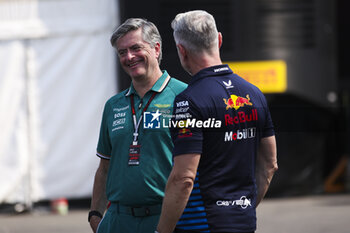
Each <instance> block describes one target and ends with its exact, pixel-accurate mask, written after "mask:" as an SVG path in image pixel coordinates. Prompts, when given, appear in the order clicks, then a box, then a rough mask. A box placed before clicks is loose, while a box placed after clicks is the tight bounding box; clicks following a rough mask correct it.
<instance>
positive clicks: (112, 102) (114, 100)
mask: <svg viewBox="0 0 350 233" xmlns="http://www.w3.org/2000/svg"><path fill="white" fill-rule="evenodd" d="M128 90H129V89H125V90H123V91H121V92H119V93H118V94H116V95H114V96H112V97H110V98H109V99H108V100H107V101H106V104H105V108H108V107H114V106H116V105H119V104H121V103H123V102H125V99H126V96H125V95H126V93H127V91H128Z"/></svg>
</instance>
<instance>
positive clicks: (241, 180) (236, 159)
mask: <svg viewBox="0 0 350 233" xmlns="http://www.w3.org/2000/svg"><path fill="white" fill-rule="evenodd" d="M180 103H181V104H180ZM175 106H178V107H177V108H176V109H175V110H174V114H177V113H180V114H182V116H184V117H188V116H189V114H190V115H191V118H190V119H191V120H190V121H192V122H195V121H193V119H195V120H197V121H202V122H204V124H203V125H202V127H188V128H187V129H186V130H173V140H174V144H175V149H174V155H175V156H176V155H181V154H186V153H200V154H201V159H200V163H199V166H198V171H197V177H196V180H195V185H194V189H193V191H192V193H191V196H190V200H189V202H188V204H187V207H186V209H185V211H184V214H183V216H182V218H181V219H180V221H179V223H178V225H177V228H179V229H192V230H195V229H198V230H210V231H214V232H220V231H227V232H229V231H232V229H235V230H239V231H253V230H255V227H256V226H255V222H256V218H255V200H256V184H255V161H256V154H257V147H258V142H259V141H260V138H261V137H266V136H271V135H273V134H274V132H273V126H272V122H271V118H270V115H269V112H268V109H267V105H266V101H265V98H264V96H263V95H262V93H261V92H260V91H259V89H257V88H256V87H255V86H253V85H252V84H250V83H248V82H246V81H245V80H243V79H242V78H240V77H239V76H237V75H235V74H233V73H232V71H231V70H230V69H229V67H228V66H226V65H223V66H215V67H210V68H207V69H204V70H202V71H200V72H199V73H198V74H196V75H195V76H194V77H193V78H192V80H191V83H190V84H189V87H188V88H187V89H186V90H185V91H184V92H182V93H181V94H180V95H179V96H177V97H176V99H175ZM186 114H187V115H186ZM177 116H178V117H177V118H178V119H181V116H180V115H179V114H178V115H177ZM205 122H206V123H205ZM220 122H221V125H220V124H219V123H220ZM190 126H191V125H190ZM197 126H198V125H197ZM218 126H220V127H218ZM225 219H226V220H225Z"/></svg>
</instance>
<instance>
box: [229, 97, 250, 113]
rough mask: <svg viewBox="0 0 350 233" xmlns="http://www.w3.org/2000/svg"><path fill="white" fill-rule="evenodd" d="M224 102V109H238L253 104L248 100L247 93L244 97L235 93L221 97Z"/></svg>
mask: <svg viewBox="0 0 350 233" xmlns="http://www.w3.org/2000/svg"><path fill="white" fill-rule="evenodd" d="M223 100H224V102H225V104H226V110H228V109H230V108H234V109H235V110H238V109H239V108H240V107H243V106H245V105H250V106H251V105H253V104H252V103H251V102H250V98H249V95H246V98H244V97H240V96H237V95H231V96H230V98H228V99H225V98H224V99H223Z"/></svg>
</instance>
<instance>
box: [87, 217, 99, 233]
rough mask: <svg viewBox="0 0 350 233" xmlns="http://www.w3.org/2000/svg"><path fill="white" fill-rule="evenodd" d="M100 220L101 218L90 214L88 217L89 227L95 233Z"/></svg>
mask: <svg viewBox="0 0 350 233" xmlns="http://www.w3.org/2000/svg"><path fill="white" fill-rule="evenodd" d="M101 220H102V219H101V218H100V217H98V216H92V217H91V218H90V226H91V229H92V231H93V232H94V233H96V231H97V227H98V224H100V222H101Z"/></svg>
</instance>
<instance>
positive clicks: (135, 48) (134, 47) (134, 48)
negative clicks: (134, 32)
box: [131, 46, 141, 51]
mask: <svg viewBox="0 0 350 233" xmlns="http://www.w3.org/2000/svg"><path fill="white" fill-rule="evenodd" d="M131 49H132V50H134V51H139V50H140V49H141V46H133V47H132V48H131Z"/></svg>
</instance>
